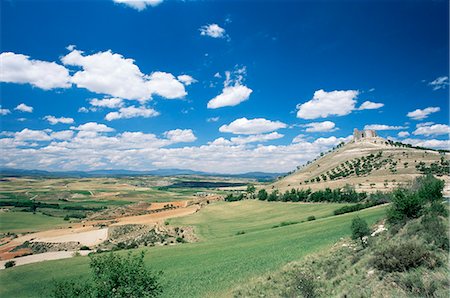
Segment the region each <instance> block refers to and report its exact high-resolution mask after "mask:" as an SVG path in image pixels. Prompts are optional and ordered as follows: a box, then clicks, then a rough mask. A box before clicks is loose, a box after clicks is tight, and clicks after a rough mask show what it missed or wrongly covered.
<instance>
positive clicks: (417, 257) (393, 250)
mask: <svg viewBox="0 0 450 298" xmlns="http://www.w3.org/2000/svg"><path fill="white" fill-rule="evenodd" d="M371 262H372V264H373V266H374V267H375V268H377V269H379V270H382V271H385V272H396V271H397V272H401V271H407V270H409V269H412V268H417V267H419V266H421V265H428V267H430V268H432V267H435V266H436V265H437V264H438V260H437V258H436V256H434V255H432V254H431V253H430V252H429V251H428V249H427V247H425V245H424V244H423V243H421V242H419V241H418V240H407V241H403V242H396V243H389V244H388V245H386V246H384V247H382V248H381V249H378V250H376V251H375V252H374V257H373V258H372V261H371Z"/></svg>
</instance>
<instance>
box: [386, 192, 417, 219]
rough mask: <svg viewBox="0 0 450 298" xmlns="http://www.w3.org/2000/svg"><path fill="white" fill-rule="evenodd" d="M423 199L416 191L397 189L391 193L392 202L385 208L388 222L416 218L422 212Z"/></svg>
mask: <svg viewBox="0 0 450 298" xmlns="http://www.w3.org/2000/svg"><path fill="white" fill-rule="evenodd" d="M423 208H424V200H423V199H422V198H421V197H420V196H419V195H418V194H417V193H416V192H411V191H408V190H404V189H397V190H395V191H394V193H393V197H392V203H391V206H390V208H389V209H388V210H387V220H388V222H390V223H392V224H395V223H400V222H402V221H405V220H406V219H411V218H417V217H419V216H420V215H421V214H422V211H423Z"/></svg>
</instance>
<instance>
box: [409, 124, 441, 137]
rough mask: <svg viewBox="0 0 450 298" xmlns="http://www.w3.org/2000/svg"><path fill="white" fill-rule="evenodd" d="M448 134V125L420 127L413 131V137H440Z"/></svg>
mask: <svg viewBox="0 0 450 298" xmlns="http://www.w3.org/2000/svg"><path fill="white" fill-rule="evenodd" d="M448 134H450V126H448V125H447V124H433V125H429V126H420V127H418V128H417V129H416V130H415V131H413V135H423V136H438V135H448Z"/></svg>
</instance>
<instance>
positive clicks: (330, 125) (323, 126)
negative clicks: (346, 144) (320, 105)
mask: <svg viewBox="0 0 450 298" xmlns="http://www.w3.org/2000/svg"><path fill="white" fill-rule="evenodd" d="M304 126H305V127H306V131H307V132H329V131H333V130H335V128H336V124H335V123H334V122H332V121H323V122H312V123H307V124H305V125H304Z"/></svg>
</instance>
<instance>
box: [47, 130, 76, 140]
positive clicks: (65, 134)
mask: <svg viewBox="0 0 450 298" xmlns="http://www.w3.org/2000/svg"><path fill="white" fill-rule="evenodd" d="M73 134H74V133H73V130H61V131H56V132H52V133H51V134H50V137H51V138H52V139H56V140H70V139H72V137H73Z"/></svg>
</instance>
